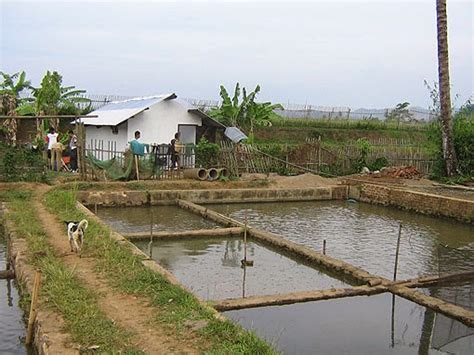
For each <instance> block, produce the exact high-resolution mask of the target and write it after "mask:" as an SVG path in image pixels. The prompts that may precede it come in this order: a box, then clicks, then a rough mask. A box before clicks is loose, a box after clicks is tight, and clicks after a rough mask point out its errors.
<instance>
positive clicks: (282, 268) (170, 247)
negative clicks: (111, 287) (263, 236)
mask: <svg viewBox="0 0 474 355" xmlns="http://www.w3.org/2000/svg"><path fill="white" fill-rule="evenodd" d="M136 245H137V246H138V247H139V248H140V249H142V250H143V251H145V252H147V253H148V252H149V249H148V242H137V243H136ZM243 253H244V249H243V241H242V240H240V239H236V238H209V239H207V238H206V239H203V238H199V239H196V238H195V239H182V240H175V241H169V240H161V241H155V242H154V243H153V244H152V257H153V259H154V260H156V261H157V262H158V263H159V264H161V265H162V266H163V267H165V268H166V269H168V270H169V271H171V272H172V273H173V274H174V275H175V276H176V277H177V278H178V279H179V280H180V281H181V282H182V283H183V284H184V285H186V286H187V287H188V288H190V289H191V290H192V291H193V292H194V293H196V294H197V295H198V296H200V297H202V298H204V299H208V300H218V299H224V298H238V297H243V296H253V295H271V294H281V293H288V292H295V291H307V290H317V289H328V288H331V287H335V288H340V287H348V285H347V284H346V283H344V282H342V281H339V280H336V279H334V278H331V277H330V276H328V275H326V274H324V273H322V272H321V271H318V270H316V269H313V268H311V267H308V266H305V265H303V264H302V263H301V261H300V260H295V259H291V258H289V257H287V256H284V255H281V254H279V253H277V252H275V251H273V250H270V249H268V248H265V247H264V246H262V245H260V244H257V243H254V242H251V241H250V242H248V247H247V259H249V260H253V261H254V266H253V267H246V268H245V270H244V269H242V268H241V262H240V261H241V260H242V259H243Z"/></svg>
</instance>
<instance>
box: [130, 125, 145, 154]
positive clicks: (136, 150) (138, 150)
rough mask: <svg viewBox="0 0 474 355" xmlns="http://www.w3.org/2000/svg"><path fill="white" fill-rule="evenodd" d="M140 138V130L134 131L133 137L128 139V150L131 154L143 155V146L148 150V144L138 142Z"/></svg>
mask: <svg viewBox="0 0 474 355" xmlns="http://www.w3.org/2000/svg"><path fill="white" fill-rule="evenodd" d="M139 139H140V131H135V139H133V140H132V141H130V150H131V151H132V153H133V155H138V156H141V157H143V156H144V155H145V148H146V149H147V150H148V149H149V145H148V144H145V143H142V142H139V141H138V140H139Z"/></svg>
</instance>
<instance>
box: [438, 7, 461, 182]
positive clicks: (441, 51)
mask: <svg viewBox="0 0 474 355" xmlns="http://www.w3.org/2000/svg"><path fill="white" fill-rule="evenodd" d="M436 13H437V25H438V26H437V27H438V77H439V93H440V104H441V123H442V124H441V127H442V128H441V131H442V146H443V158H444V161H445V164H446V175H447V176H448V177H449V176H453V175H454V174H455V172H456V154H455V151H454V145H453V121H452V117H451V96H450V87H449V54H448V16H447V14H446V0H437V1H436Z"/></svg>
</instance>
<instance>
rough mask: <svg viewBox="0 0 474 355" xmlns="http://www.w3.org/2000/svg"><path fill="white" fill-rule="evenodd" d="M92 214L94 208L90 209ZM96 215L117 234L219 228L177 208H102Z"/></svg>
mask: <svg viewBox="0 0 474 355" xmlns="http://www.w3.org/2000/svg"><path fill="white" fill-rule="evenodd" d="M90 208H91V211H93V212H94V207H90ZM97 215H98V216H99V217H100V218H101V219H102V220H103V221H104V222H105V223H107V224H108V225H110V226H111V227H112V228H114V229H115V230H116V231H117V232H119V233H138V232H146V233H150V226H151V224H153V230H154V231H155V232H156V231H166V232H178V231H185V230H194V229H213V228H220V226H219V225H218V224H217V223H214V222H212V221H209V220H207V219H205V218H202V217H200V216H197V215H195V214H194V213H191V212H189V211H186V210H183V209H182V208H179V207H177V206H151V207H150V206H140V207H102V208H100V207H99V208H98V209H97Z"/></svg>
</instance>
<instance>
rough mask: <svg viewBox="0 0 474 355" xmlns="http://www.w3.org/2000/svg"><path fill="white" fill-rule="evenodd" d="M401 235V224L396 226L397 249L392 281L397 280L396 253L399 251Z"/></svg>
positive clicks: (396, 254)
mask: <svg viewBox="0 0 474 355" xmlns="http://www.w3.org/2000/svg"><path fill="white" fill-rule="evenodd" d="M401 236H402V224H401V223H400V226H399V227H398V239H397V251H396V253H395V267H394V269H393V281H396V280H397V269H398V254H399V253H400V237H401Z"/></svg>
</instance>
